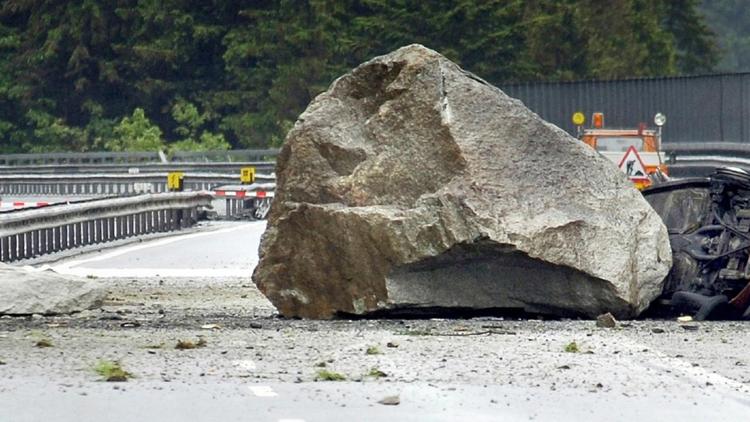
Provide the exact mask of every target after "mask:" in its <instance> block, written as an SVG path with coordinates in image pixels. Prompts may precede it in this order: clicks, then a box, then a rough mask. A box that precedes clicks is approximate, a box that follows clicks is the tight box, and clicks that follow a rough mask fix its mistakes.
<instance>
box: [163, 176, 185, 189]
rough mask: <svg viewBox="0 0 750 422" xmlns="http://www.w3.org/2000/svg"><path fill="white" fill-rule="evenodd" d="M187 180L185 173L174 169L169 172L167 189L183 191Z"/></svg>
mask: <svg viewBox="0 0 750 422" xmlns="http://www.w3.org/2000/svg"><path fill="white" fill-rule="evenodd" d="M184 182H185V173H183V172H181V171H172V172H169V173H167V190H168V191H170V192H182V189H183V187H184Z"/></svg>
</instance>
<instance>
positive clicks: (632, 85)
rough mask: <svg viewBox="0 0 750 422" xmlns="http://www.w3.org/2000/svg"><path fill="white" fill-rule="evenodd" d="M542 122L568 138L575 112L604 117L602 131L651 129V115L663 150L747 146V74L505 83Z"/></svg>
mask: <svg viewBox="0 0 750 422" xmlns="http://www.w3.org/2000/svg"><path fill="white" fill-rule="evenodd" d="M499 86H500V88H501V89H502V90H503V91H505V93H506V94H508V95H510V96H511V97H514V98H518V99H520V100H521V101H523V103H524V104H525V105H526V106H527V107H529V108H530V109H531V110H533V111H534V112H536V113H537V114H539V115H540V116H541V117H542V118H544V119H545V120H547V121H549V122H551V123H554V124H555V125H557V126H559V127H560V128H562V129H564V130H566V131H567V132H568V133H571V134H575V133H576V132H575V131H576V129H575V126H574V125H573V122H572V121H571V116H572V115H573V113H574V112H576V111H581V112H583V113H584V114H585V115H586V119H587V121H588V122H590V120H591V114H592V113H594V112H602V113H604V124H605V127H611V128H637V127H638V124H639V123H641V122H643V123H646V124H648V125H649V126H653V125H654V124H653V118H654V114H656V113H657V112H661V113H664V114H666V115H667V124H666V125H665V126H664V136H663V141H664V145H668V144H670V143H673V142H675V143H687V142H734V143H750V73H734V74H718V75H699V76H680V77H663V78H640V79H621V80H598V81H575V82H549V83H545V82H533V83H504V84H500V85H499Z"/></svg>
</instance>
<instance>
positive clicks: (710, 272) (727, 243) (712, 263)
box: [643, 168, 750, 320]
mask: <svg viewBox="0 0 750 422" xmlns="http://www.w3.org/2000/svg"><path fill="white" fill-rule="evenodd" d="M643 195H644V197H645V198H646V200H647V201H648V202H649V203H650V204H651V206H652V207H653V208H654V209H655V210H656V212H657V213H659V215H660V216H661V217H662V219H663V220H664V224H665V225H666V226H667V228H668V230H669V240H670V244H671V247H672V253H673V266H672V270H671V272H670V273H669V275H668V276H667V280H666V283H665V284H664V290H663V294H662V296H661V297H660V298H659V299H658V300H657V301H656V302H655V303H654V305H653V306H652V309H651V312H650V313H651V314H654V315H669V314H674V313H681V314H689V315H691V316H693V318H694V319H696V320H705V319H750V309H749V305H750V283H748V281H749V280H750V260H749V259H748V258H749V257H750V174H749V173H747V172H745V171H744V170H741V169H738V168H719V169H717V170H716V172H715V173H714V174H713V175H711V176H710V177H707V178H692V179H683V180H678V181H673V182H668V183H664V184H660V185H656V186H653V187H651V188H648V189H646V190H644V191H643Z"/></svg>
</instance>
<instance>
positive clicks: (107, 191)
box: [0, 173, 275, 195]
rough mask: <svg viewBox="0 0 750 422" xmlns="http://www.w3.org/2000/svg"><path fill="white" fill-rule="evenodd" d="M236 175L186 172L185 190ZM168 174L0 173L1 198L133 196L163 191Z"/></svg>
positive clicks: (227, 181)
mask: <svg viewBox="0 0 750 422" xmlns="http://www.w3.org/2000/svg"><path fill="white" fill-rule="evenodd" d="M256 180H258V182H272V181H275V177H274V176H273V175H267V174H257V175H256ZM238 181H239V173H238V174H215V173H186V174H185V178H184V182H183V186H184V188H185V189H187V190H194V191H198V190H207V189H211V188H212V187H213V186H216V185H227V184H233V183H237V182H238ZM166 191H167V173H146V174H140V173H138V174H32V175H27V174H22V175H21V174H10V175H8V174H0V195H9V194H15V195H71V194H81V195H132V194H134V193H139V192H166Z"/></svg>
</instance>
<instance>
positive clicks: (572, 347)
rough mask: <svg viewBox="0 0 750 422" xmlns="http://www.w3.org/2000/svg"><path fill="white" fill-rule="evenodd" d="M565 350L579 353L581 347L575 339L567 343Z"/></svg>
mask: <svg viewBox="0 0 750 422" xmlns="http://www.w3.org/2000/svg"><path fill="white" fill-rule="evenodd" d="M565 351H566V352H568V353H578V352H580V351H581V349H579V348H578V344H577V343H576V342H575V341H571V342H570V343H568V344H566V345H565Z"/></svg>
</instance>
